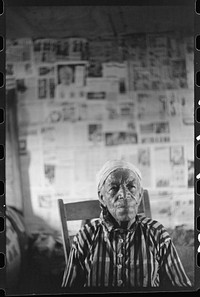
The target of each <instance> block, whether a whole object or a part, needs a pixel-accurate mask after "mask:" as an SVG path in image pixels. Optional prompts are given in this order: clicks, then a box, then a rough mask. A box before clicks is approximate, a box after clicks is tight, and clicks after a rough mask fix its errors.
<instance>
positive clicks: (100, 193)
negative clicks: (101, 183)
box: [98, 191, 106, 206]
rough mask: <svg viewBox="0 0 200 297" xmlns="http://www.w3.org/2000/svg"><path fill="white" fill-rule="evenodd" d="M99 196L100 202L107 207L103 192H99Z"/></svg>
mask: <svg viewBox="0 0 200 297" xmlns="http://www.w3.org/2000/svg"><path fill="white" fill-rule="evenodd" d="M98 196H99V201H100V202H101V204H102V205H103V206H106V205H105V202H104V199H103V194H102V191H98Z"/></svg>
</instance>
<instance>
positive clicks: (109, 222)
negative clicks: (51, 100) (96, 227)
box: [100, 209, 139, 233]
mask: <svg viewBox="0 0 200 297" xmlns="http://www.w3.org/2000/svg"><path fill="white" fill-rule="evenodd" d="M100 220H101V222H102V224H103V226H104V227H105V228H106V231H108V232H111V231H119V232H120V233H127V232H133V231H135V229H136V226H137V225H138V220H139V217H138V216H137V215H136V217H135V219H134V221H133V222H132V223H130V224H129V227H128V228H127V229H123V228H121V227H120V226H119V224H118V223H117V222H116V220H115V219H114V218H113V217H112V216H111V214H110V213H109V212H108V211H107V209H102V211H101V213H100Z"/></svg>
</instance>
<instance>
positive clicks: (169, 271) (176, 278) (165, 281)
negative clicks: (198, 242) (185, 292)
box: [160, 232, 191, 287]
mask: <svg viewBox="0 0 200 297" xmlns="http://www.w3.org/2000/svg"><path fill="white" fill-rule="evenodd" d="M165 233H166V232H165ZM160 281H161V285H162V286H168V285H171V286H173V287H175V286H178V287H190V286H191V282H190V280H189V278H188V277H187V275H186V273H185V270H184V268H183V265H182V263H181V260H180V258H179V256H178V253H177V251H176V248H175V246H174V244H173V242H172V240H171V238H170V237H169V236H167V238H165V239H164V241H163V242H162V243H161V244H160Z"/></svg>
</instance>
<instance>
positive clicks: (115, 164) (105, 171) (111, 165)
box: [96, 160, 142, 191]
mask: <svg viewBox="0 0 200 297" xmlns="http://www.w3.org/2000/svg"><path fill="white" fill-rule="evenodd" d="M119 168H122V169H129V170H131V171H133V172H134V173H135V174H136V175H137V176H138V178H139V181H140V182H141V180H142V175H141V172H140V170H139V169H138V168H137V167H135V166H134V165H133V164H131V163H129V162H127V161H124V160H110V161H107V162H106V163H105V164H104V165H103V167H102V168H101V169H100V170H99V172H98V173H97V175H96V182H97V188H98V191H99V190H100V189H101V187H102V185H103V183H104V181H105V180H106V178H107V177H108V176H109V174H110V173H111V172H113V171H115V170H116V169H119Z"/></svg>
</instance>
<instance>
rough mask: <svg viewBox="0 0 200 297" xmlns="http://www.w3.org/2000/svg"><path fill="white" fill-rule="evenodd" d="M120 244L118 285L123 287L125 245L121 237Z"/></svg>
mask: <svg viewBox="0 0 200 297" xmlns="http://www.w3.org/2000/svg"><path fill="white" fill-rule="evenodd" d="M118 243H119V250H118V254H117V285H118V286H121V285H122V284H123V281H122V275H123V271H122V267H123V256H124V255H123V243H124V240H123V238H122V237H121V236H119V239H118Z"/></svg>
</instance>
